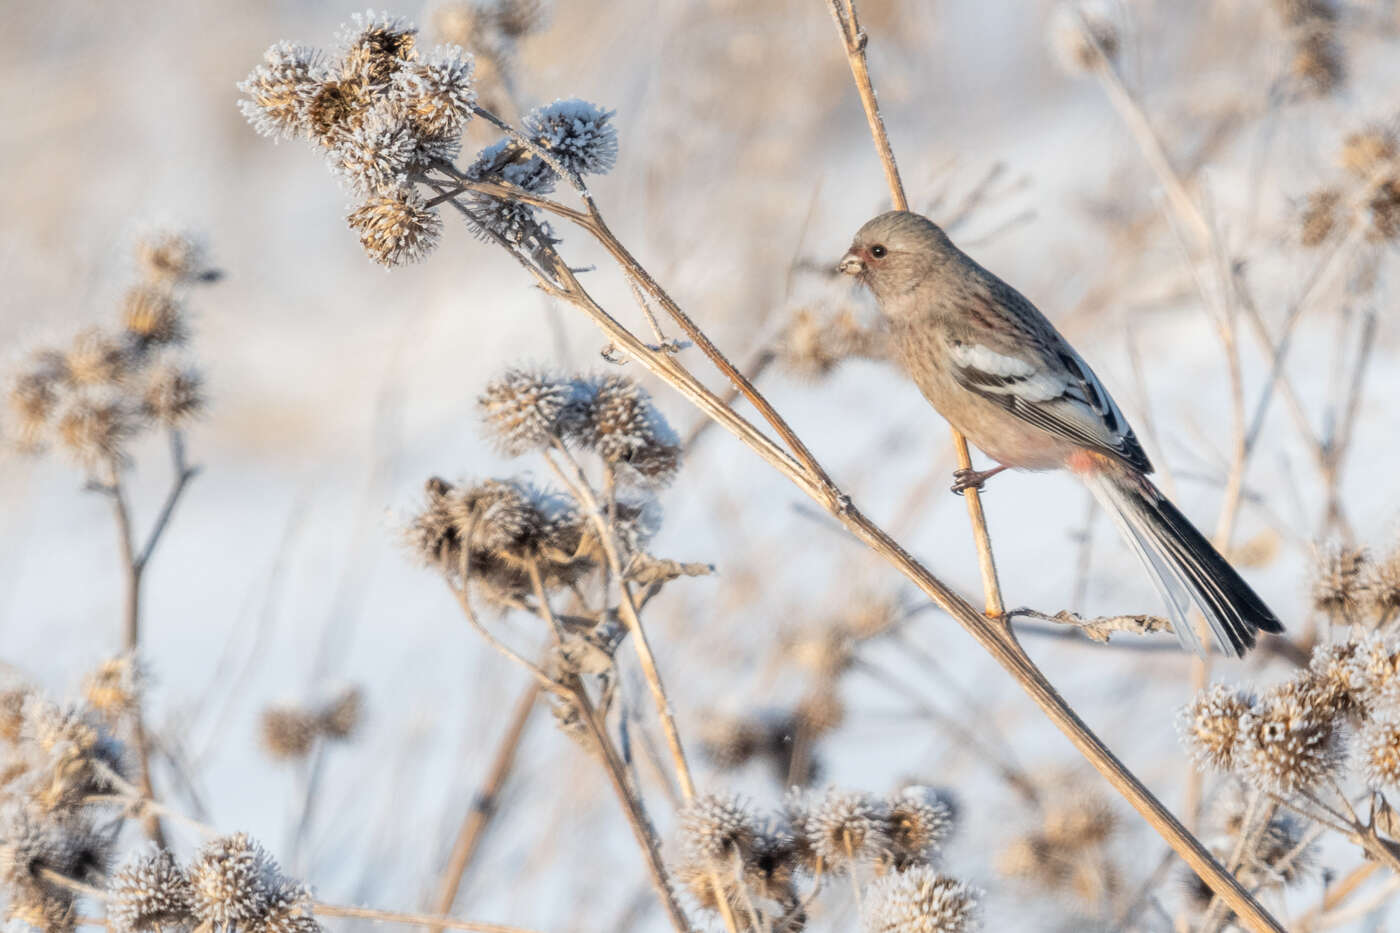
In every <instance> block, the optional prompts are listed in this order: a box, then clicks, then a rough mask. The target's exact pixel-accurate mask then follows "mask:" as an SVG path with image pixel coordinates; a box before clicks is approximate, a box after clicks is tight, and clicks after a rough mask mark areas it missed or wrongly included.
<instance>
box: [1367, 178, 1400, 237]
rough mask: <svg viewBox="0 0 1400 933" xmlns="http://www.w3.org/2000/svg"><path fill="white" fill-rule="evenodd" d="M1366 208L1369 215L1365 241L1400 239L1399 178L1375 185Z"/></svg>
mask: <svg viewBox="0 0 1400 933" xmlns="http://www.w3.org/2000/svg"><path fill="white" fill-rule="evenodd" d="M1366 207H1367V209H1368V210H1369V211H1370V214H1371V229H1370V230H1368V231H1367V233H1366V238H1367V239H1369V240H1371V241H1372V242H1380V241H1382V240H1394V239H1396V238H1397V237H1400V178H1388V179H1386V180H1385V181H1383V182H1381V183H1380V184H1379V185H1377V186H1376V189H1375V191H1373V192H1372V193H1371V199H1370V200H1369V201H1368V202H1367V204H1366Z"/></svg>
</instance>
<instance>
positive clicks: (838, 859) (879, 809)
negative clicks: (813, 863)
mask: <svg viewBox="0 0 1400 933" xmlns="http://www.w3.org/2000/svg"><path fill="white" fill-rule="evenodd" d="M807 829H808V832H809V834H810V838H811V842H812V846H813V848H814V849H815V850H816V853H817V855H819V856H821V858H822V861H823V862H824V863H825V864H826V865H827V866H828V867H830V868H831V869H833V870H840V869H850V868H852V867H854V865H855V864H858V863H860V862H870V861H877V860H879V859H880V858H882V857H884V856H886V855H888V854H889V852H890V839H889V834H888V829H887V814H886V813H885V805H884V802H883V801H881V800H877V799H875V798H873V797H871V796H870V795H869V794H866V793H863V792H861V791H843V790H838V789H836V788H831V789H829V790H828V791H827V792H826V794H825V795H824V796H823V797H822V799H821V800H820V801H819V802H818V803H817V804H816V806H815V807H813V808H812V811H811V815H810V816H809V817H808V820H807Z"/></svg>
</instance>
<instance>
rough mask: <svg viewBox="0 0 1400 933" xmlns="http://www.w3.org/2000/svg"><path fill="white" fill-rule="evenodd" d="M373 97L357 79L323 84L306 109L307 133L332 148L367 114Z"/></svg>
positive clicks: (372, 102)
mask: <svg viewBox="0 0 1400 933" xmlns="http://www.w3.org/2000/svg"><path fill="white" fill-rule="evenodd" d="M374 103H375V95H374V94H373V92H372V91H371V90H370V88H368V87H366V86H365V84H364V82H362V81H360V80H358V79H354V78H352V79H349V80H342V81H324V82H322V83H321V84H319V85H317V86H316V88H315V90H314V93H313V95H312V97H311V100H310V102H309V103H308V104H307V106H306V120H307V125H308V131H309V132H310V134H311V136H312V138H313V139H316V140H318V141H319V142H320V143H321V145H323V146H327V147H331V146H334V145H335V144H336V143H337V142H338V141H339V140H340V138H341V136H342V135H343V134H344V133H347V132H350V131H351V130H353V129H354V128H355V127H356V126H357V125H359V123H360V121H362V120H363V119H364V118H365V115H366V114H367V113H369V110H370V108H371V107H372V106H373V105H374Z"/></svg>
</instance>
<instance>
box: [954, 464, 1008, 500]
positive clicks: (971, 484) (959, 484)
mask: <svg viewBox="0 0 1400 933" xmlns="http://www.w3.org/2000/svg"><path fill="white" fill-rule="evenodd" d="M1005 469H1006V467H1005V466H999V467H994V468H992V469H990V470H954V471H953V492H955V493H957V494H958V495H962V494H963V493H964V492H966V491H967V490H969V489H977V490H980V489H981V488H982V484H983V483H985V482H986V481H987V480H989V479H991V478H992V477H993V476H996V475H997V474H998V473H1000V472H1001V471H1002V470H1005Z"/></svg>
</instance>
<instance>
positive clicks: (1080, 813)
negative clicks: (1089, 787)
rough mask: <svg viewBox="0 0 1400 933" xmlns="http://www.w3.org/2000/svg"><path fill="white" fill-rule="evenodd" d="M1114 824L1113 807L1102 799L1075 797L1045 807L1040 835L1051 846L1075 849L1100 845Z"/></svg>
mask: <svg viewBox="0 0 1400 933" xmlns="http://www.w3.org/2000/svg"><path fill="white" fill-rule="evenodd" d="M1117 825H1118V819H1117V817H1116V816H1115V815H1114V812H1113V808H1112V807H1111V806H1109V804H1108V802H1107V801H1106V800H1104V799H1103V798H1102V797H1099V796H1097V795H1095V794H1092V793H1085V794H1075V795H1074V796H1072V797H1069V798H1066V799H1063V800H1059V801H1056V802H1055V803H1054V804H1053V805H1052V806H1048V807H1046V809H1045V814H1044V817H1043V822H1042V825H1041V833H1042V834H1043V835H1044V836H1045V840H1046V841H1047V842H1049V843H1050V844H1051V845H1052V846H1056V847H1058V848H1062V849H1068V850H1075V849H1082V848H1088V847H1091V846H1096V845H1101V844H1102V843H1104V842H1105V841H1107V839H1108V838H1109V836H1111V835H1113V831H1114V829H1115V828H1116V827H1117Z"/></svg>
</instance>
